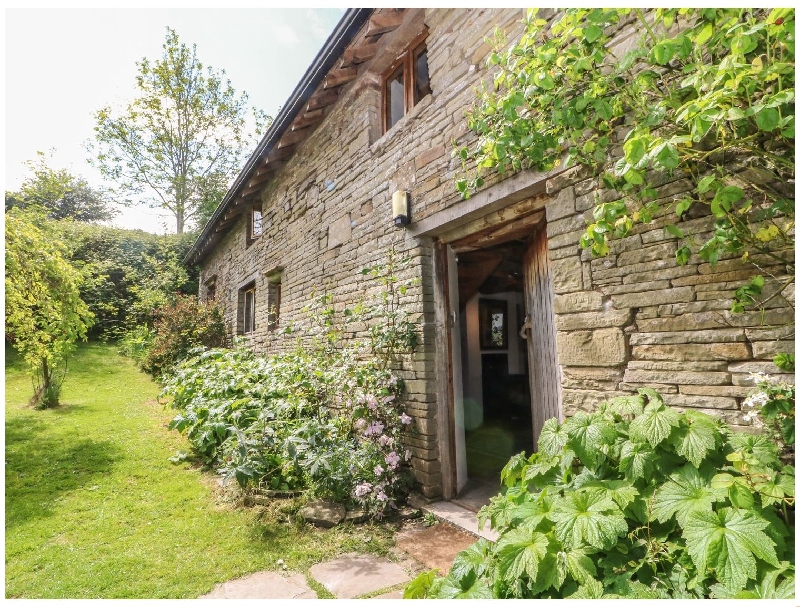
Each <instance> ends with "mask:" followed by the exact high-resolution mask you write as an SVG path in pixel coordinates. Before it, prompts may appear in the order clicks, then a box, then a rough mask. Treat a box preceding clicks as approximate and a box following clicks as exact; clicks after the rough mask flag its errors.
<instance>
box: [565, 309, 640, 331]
mask: <svg viewBox="0 0 800 607" xmlns="http://www.w3.org/2000/svg"><path fill="white" fill-rule="evenodd" d="M630 319H631V311H630V310H629V309H628V310H608V311H600V312H579V313H577V314H559V315H558V316H556V329H558V330H559V331H573V330H575V329H602V328H605V327H624V326H625V325H626V324H628V323H629V322H630Z"/></svg>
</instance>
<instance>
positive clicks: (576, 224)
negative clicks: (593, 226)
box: [547, 215, 586, 238]
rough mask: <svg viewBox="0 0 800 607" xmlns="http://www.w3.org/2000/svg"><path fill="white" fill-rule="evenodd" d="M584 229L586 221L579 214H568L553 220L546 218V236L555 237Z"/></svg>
mask: <svg viewBox="0 0 800 607" xmlns="http://www.w3.org/2000/svg"><path fill="white" fill-rule="evenodd" d="M584 229H586V223H585V222H584V221H583V217H582V216H580V215H568V216H567V217H564V218H562V219H556V220H555V221H552V222H551V221H550V220H549V219H548V220H547V237H548V238H555V237H556V236H560V235H562V234H569V233H572V232H578V233H580V232H582V231H583V230H584Z"/></svg>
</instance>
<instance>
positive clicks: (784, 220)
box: [456, 8, 795, 308]
mask: <svg viewBox="0 0 800 607" xmlns="http://www.w3.org/2000/svg"><path fill="white" fill-rule="evenodd" d="M794 24H795V22H794V11H793V10H792V9H788V8H787V9H774V10H771V11H770V10H766V9H745V8H736V9H722V8H706V9H656V10H654V11H649V12H644V11H642V10H641V9H608V10H606V9H569V10H567V11H566V12H565V13H564V14H563V16H561V17H560V18H559V19H557V20H556V21H554V22H552V23H550V22H548V21H547V20H545V19H542V18H539V17H538V16H537V11H536V10H530V11H529V12H528V14H527V18H526V21H525V33H524V35H523V36H522V38H521V40H520V41H519V42H518V43H517V44H515V45H513V46H512V47H511V48H510V49H509V50H507V51H501V50H500V49H501V48H503V47H504V40H503V37H502V34H500V33H497V35H496V36H497V37H496V49H497V50H496V51H495V52H493V53H492V54H491V55H490V57H489V60H488V62H489V65H490V66H496V68H495V69H496V71H495V75H494V79H493V82H492V83H491V84H490V85H488V86H487V85H486V84H484V86H483V88H482V89H481V90H480V91H478V98H477V101H476V105H475V107H474V108H473V110H472V111H471V113H470V114H469V116H468V123H469V127H470V128H471V129H472V130H473V131H474V132H475V133H476V134H477V135H478V138H477V140H476V141H475V143H474V144H472V145H471V146H464V147H460V148H458V149H457V151H456V153H457V154H459V155H460V157H461V159H462V162H463V169H464V171H463V174H462V175H461V176H460V178H459V179H458V180H457V181H456V186H457V188H458V190H459V191H460V192H461V193H462V195H463V196H465V197H466V196H469V194H470V193H471V192H474V191H475V190H477V189H479V188H480V187H482V186H483V183H484V175H485V174H486V171H487V170H488V169H496V170H497V171H499V172H501V173H502V172H505V171H508V170H520V169H528V168H532V169H536V170H539V171H549V170H552V169H554V168H555V167H557V166H559V165H563V166H570V165H579V166H583V167H585V168H587V169H589V170H591V171H592V172H594V173H595V174H596V175H597V176H598V178H599V181H600V192H599V193H598V194H597V195H596V198H595V204H594V208H593V210H592V219H591V220H590V221H588V222H587V223H588V226H587V228H586V232H585V233H584V234H583V236H582V237H581V240H580V242H581V246H582V247H583V248H590V249H591V250H592V252H593V253H594V254H595V255H605V254H607V253H608V252H609V245H610V240H611V239H613V238H620V237H624V236H625V235H627V234H628V233H629V232H630V230H631V229H632V228H633V226H634V225H635V224H637V223H648V222H651V221H653V220H654V219H657V218H661V217H667V218H669V217H671V219H668V220H666V222H662V224H663V225H664V229H665V230H666V232H667V233H668V235H669V236H670V237H674V238H676V239H678V240H679V241H680V246H679V247H678V249H677V253H676V258H677V261H678V262H679V263H681V264H685V263H687V262H688V261H689V259H690V258H691V257H692V255H693V254H697V255H699V256H700V258H701V259H702V260H704V261H707V262H710V263H712V264H713V263H716V262H717V261H718V260H719V259H720V257H721V256H723V255H728V256H730V255H733V256H741V258H742V259H743V260H744V261H750V262H753V263H755V264H756V265H757V266H759V264H762V263H767V262H770V263H773V264H774V263H775V262H776V261H777V262H778V263H780V264H786V265H787V266H789V268H788V270H787V273H788V274H790V275H791V276H792V277H791V278H790V279H788V281H784V284H783V287H784V288H785V287H786V286H787V285H788V284H789V283H790V282H792V281H793V274H794V268H793V263H792V261H791V258H788V257H787V256H785V253H782V252H784V251H786V250H791V249H793V248H794V200H793V197H794V194H793V192H794V128H795V110H794V71H795V68H794ZM626 28H627V29H626ZM629 31H630V32H635V31H639V32H642V33H641V34H640V35H641V39H640V40H639V42H638V43H637V44H634V45H629V44H627V43H626V40H625V39H626V35H627V32H629ZM633 35H636V34H633ZM626 48H628V49H629V50H625V49H626ZM678 179H687V180H689V185H688V187H687V188H685V191H683V192H682V193H680V194H676V195H671V196H664V197H661V196H663V195H661V194H660V193H659V186H661V185H663V184H665V183H667V182H670V181H675V180H678ZM708 214H711V215H713V217H714V220H715V223H714V226H713V228H712V230H711V231H710V232H709V233H706V234H704V235H703V237H702V238H698V237H693V236H691V235H689V236H687V234H686V233H684V230H683V229H682V225H681V224H682V223H683V222H685V221H687V220H690V219H694V218H698V217H702V216H704V215H708ZM761 286H763V279H761V284H759V281H758V280H756V282H755V283H754V284H752V285H750V286H749V289H748V290H747V292H746V293H745V292H742V293H741V294H740V295H741V297H739V296H738V294H737V298H736V303H735V304H734V305H735V306H739V307H740V308H741V307H743V306H745V305H748V304H753V303H758V300H759V299H758V298H759V295H760V293H761Z"/></svg>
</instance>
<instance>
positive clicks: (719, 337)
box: [631, 329, 745, 346]
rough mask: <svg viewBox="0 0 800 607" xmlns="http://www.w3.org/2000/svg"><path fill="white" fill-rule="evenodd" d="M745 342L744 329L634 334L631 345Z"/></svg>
mask: <svg viewBox="0 0 800 607" xmlns="http://www.w3.org/2000/svg"><path fill="white" fill-rule="evenodd" d="M739 341H745V337H744V330H743V329H709V330H706V331H667V332H663V333H634V334H633V335H631V345H632V346H638V345H643V344H660V345H667V344H710V343H731V342H739Z"/></svg>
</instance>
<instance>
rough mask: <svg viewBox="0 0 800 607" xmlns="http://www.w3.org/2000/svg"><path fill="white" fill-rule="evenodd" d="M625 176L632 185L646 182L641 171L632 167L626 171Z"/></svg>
mask: <svg viewBox="0 0 800 607" xmlns="http://www.w3.org/2000/svg"><path fill="white" fill-rule="evenodd" d="M623 177H624V178H625V181H627V182H628V183H629V184H631V185H641V184H643V183H644V176H642V174H641V173H640V172H639V171H635V170H633V169H632V168H631V169H628V170H627V171H625V174H624V175H623Z"/></svg>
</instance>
